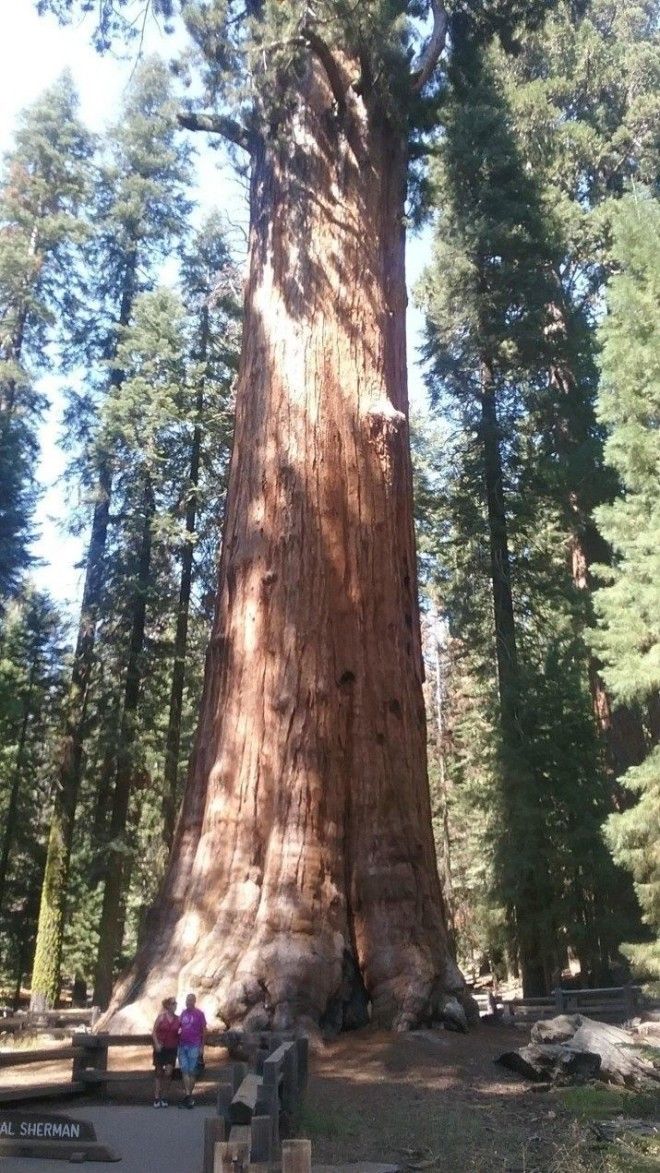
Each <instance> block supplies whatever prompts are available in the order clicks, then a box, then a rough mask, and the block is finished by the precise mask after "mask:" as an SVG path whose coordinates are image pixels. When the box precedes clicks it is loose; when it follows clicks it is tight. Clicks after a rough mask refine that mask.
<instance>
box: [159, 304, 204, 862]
mask: <svg viewBox="0 0 660 1173" xmlns="http://www.w3.org/2000/svg"><path fill="white" fill-rule="evenodd" d="M208 339H209V311H208V306H206V305H205V306H204V308H203V310H202V326H201V337H200V348H199V361H200V363H205V362H206V357H207V350H208ZM203 410H204V379H203V378H202V379H201V380H200V386H199V389H198V392H197V403H196V423H195V428H194V431H193V439H192V448H191V452H190V472H189V474H188V500H187V504H186V541H185V542H184V544H183V550H182V553H181V582H180V585H179V601H178V604H177V612H176V633H175V637H174V665H173V668H172V687H171V690H170V712H169V718H168V723H167V744H166V749H165V772H164V783H165V786H164V798H163V838H164V840H165V843H166V845H167V847H168V848H171V847H172V841H173V838H174V821H175V816H176V810H177V806H178V801H177V800H178V778H179V749H180V745H181V713H182V709H183V688H184V683H185V674H186V650H187V647H188V615H189V610H190V588H191V585H192V571H193V540H192V539H193V535H194V533H195V524H196V519H197V505H198V492H199V458H200V453H201V447H202V426H201V419H202V411H203Z"/></svg>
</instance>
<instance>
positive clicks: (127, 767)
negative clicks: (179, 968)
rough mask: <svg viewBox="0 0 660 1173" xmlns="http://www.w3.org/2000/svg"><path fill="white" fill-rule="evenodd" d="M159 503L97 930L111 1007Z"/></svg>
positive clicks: (98, 994)
mask: <svg viewBox="0 0 660 1173" xmlns="http://www.w3.org/2000/svg"><path fill="white" fill-rule="evenodd" d="M154 512H155V501H154V496H153V491H152V489H151V486H150V485H147V486H146V487H145V495H144V520H143V527H142V537H141V543H140V552H139V558H138V575H137V583H136V588H135V596H134V599H133V608H132V610H133V615H132V622H131V637H130V645H129V653H128V663H127V666H126V683H125V687H124V707H123V712H122V720H121V726H120V730H119V739H118V749H117V773H116V776H115V786H114V792H113V796H112V810H111V813H110V827H109V835H110V843H109V851H108V859H107V864H106V868H105V887H104V890H103V908H102V911H101V922H100V925H99V950H98V954H97V960H96V972H95V978H94V1004H95V1005H96V1006H107V1004H108V1001H109V999H110V993H111V991H112V977H113V966H114V964H115V959H116V957H117V954H118V953H119V950H120V948H121V934H122V928H123V916H122V902H123V897H124V879H125V870H126V852H127V850H128V845H127V843H126V835H125V833H126V825H127V820H128V805H129V801H130V797H131V787H132V781H133V773H134V769H133V746H134V743H135V735H136V719H137V707H138V701H139V699H140V687H141V683H142V672H141V658H142V650H143V647H144V632H145V621H146V612H147V594H148V591H149V582H150V579H149V575H150V571H151V527H152V522H153V516H154Z"/></svg>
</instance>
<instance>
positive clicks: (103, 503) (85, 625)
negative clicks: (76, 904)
mask: <svg viewBox="0 0 660 1173" xmlns="http://www.w3.org/2000/svg"><path fill="white" fill-rule="evenodd" d="M110 491H111V475H110V469H109V466H108V465H107V464H106V463H104V464H102V465H101V467H100V469H99V487H98V494H97V500H96V504H95V506H94V514H93V518H92V532H91V536H90V542H89V550H88V553H87V565H86V571H85V586H84V590H83V601H82V608H81V612H80V623H79V625H78V637H77V640H76V650H75V653H74V658H73V669H72V673H71V684H70V686H69V691H68V695H67V698H66V702H65V714H66V717H65V727H64V733H63V737H62V744H61V748H60V767H59V777H58V785H57V790H56V793H55V801H54V805H53V813H52V816H51V824H50V835H49V838H48V854H47V857H46V868H45V872H44V880H43V887H42V890H41V903H40V906H39V923H38V927H37V941H36V946H35V954H34V962H33V966H32V984H31V993H30V1007H31V1009H33V1010H43V1009H45V1008H46V1007H48V1006H54V1005H55V1003H56V1002H57V999H58V997H59V992H60V969H61V965H62V946H63V942H64V922H65V916H66V893H67V886H68V880H69V865H70V860H71V846H72V843H73V831H74V824H75V817H76V805H77V802H78V792H79V789H80V779H81V776H82V767H83V742H84V735H85V718H86V713H87V698H88V694H89V686H90V681H91V676H92V669H93V666H94V643H95V639H96V623H97V615H98V608H99V603H100V599H101V591H102V587H103V563H104V554H105V542H106V535H107V529H108V519H109V512H110Z"/></svg>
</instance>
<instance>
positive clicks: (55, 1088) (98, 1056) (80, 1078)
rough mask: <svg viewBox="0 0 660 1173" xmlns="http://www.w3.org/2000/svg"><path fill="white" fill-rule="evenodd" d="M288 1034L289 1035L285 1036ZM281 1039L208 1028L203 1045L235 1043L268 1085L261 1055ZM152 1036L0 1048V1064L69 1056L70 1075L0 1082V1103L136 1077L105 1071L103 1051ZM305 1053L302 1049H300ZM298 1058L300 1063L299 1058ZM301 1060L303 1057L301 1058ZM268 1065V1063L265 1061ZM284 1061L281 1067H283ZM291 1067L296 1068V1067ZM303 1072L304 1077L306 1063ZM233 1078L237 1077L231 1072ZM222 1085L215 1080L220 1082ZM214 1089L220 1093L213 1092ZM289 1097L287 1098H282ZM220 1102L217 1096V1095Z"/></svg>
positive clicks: (79, 1036) (87, 1036)
mask: <svg viewBox="0 0 660 1173" xmlns="http://www.w3.org/2000/svg"><path fill="white" fill-rule="evenodd" d="M288 1039H289V1040H290V1039H291V1035H289V1036H288ZM285 1041H287V1039H286V1036H285V1035H284V1034H281V1033H278V1034H273V1035H271V1034H269V1033H268V1032H264V1033H263V1034H245V1035H240V1034H238V1033H237V1032H235V1031H210V1032H209V1033H208V1034H207V1038H206V1043H207V1046H209V1047H230V1048H236V1047H239V1048H240V1049H241V1050H242V1052H243V1053H244V1054H246V1055H247V1056H248V1057H249V1059H250V1065H251V1066H252V1067H253V1068H254V1070H255V1072H257V1071H259V1070H260V1069H261V1067H264V1068H265V1074H264V1075H263V1078H264V1079H265V1081H266V1083H267V1085H268V1086H270V1085H269V1084H268V1081H269V1080H271V1079H272V1077H271V1076H270V1075H269V1074H268V1072H269V1071H270V1070H271V1068H269V1067H267V1066H266V1061H267V1060H270V1059H272V1054H271V1053H272V1052H274V1053H275V1054H277V1048H279V1047H281V1046H282V1044H283V1043H284V1042H285ZM151 1045H152V1036H151V1035H150V1034H149V1035H148V1034H144V1035H129V1034H107V1033H103V1032H101V1033H99V1034H91V1033H82V1032H80V1033H78V1032H76V1033H75V1034H73V1035H71V1036H70V1044H69V1045H68V1046H63V1047H44V1048H40V1049H38V1050H29V1051H28V1050H13V1051H4V1052H0V1070H2V1069H6V1068H9V1067H23V1066H27V1065H29V1064H37V1063H55V1062H58V1061H62V1060H68V1059H71V1060H72V1068H71V1079H70V1080H69V1082H60V1083H52V1084H45V1083H41V1084H33V1085H27V1086H23V1087H16V1088H2V1089H0V1104H3V1103H4V1104H7V1103H14V1102H17V1101H20V1100H26V1099H37V1098H43V1097H44V1096H56V1095H57V1096H59V1095H78V1094H79V1093H80V1092H82V1091H85V1090H87V1089H91V1088H96V1089H97V1090H99V1091H104V1090H105V1089H106V1088H107V1086H108V1084H110V1083H116V1082H122V1081H123V1082H126V1080H127V1079H133V1078H136V1073H135V1072H127V1071H125V1070H119V1071H116V1070H114V1071H109V1070H108V1055H109V1052H110V1050H111V1048H114V1047H151ZM305 1055H306V1052H305ZM302 1061H303V1060H302V1058H301V1063H302ZM292 1062H293V1060H292V1059H291V1058H289V1059H288V1060H287V1063H288V1064H289V1067H290V1065H291V1064H292ZM305 1063H306V1059H305ZM271 1067H272V1063H271ZM289 1067H287V1069H286V1070H287V1072H288V1071H289ZM296 1070H297V1068H296ZM234 1072H239V1073H240V1072H243V1074H247V1072H248V1064H247V1063H237V1064H234ZM152 1074H153V1073H152V1072H151V1071H144V1072H140V1073H139V1075H140V1076H142V1077H144V1078H151V1077H152ZM304 1077H305V1079H306V1068H305V1073H304ZM234 1078H237V1076H236V1075H235V1076H234ZM290 1080H291V1077H290V1075H288V1076H287V1079H286V1080H285V1081H284V1087H285V1093H284V1094H285V1104H284V1110H285V1111H288V1112H289V1113H292V1112H293V1109H294V1101H293V1100H291V1099H290V1097H289V1093H288V1091H287V1090H286V1089H288V1087H289V1086H290ZM227 1086H229V1087H230V1090H231V1094H230V1095H229V1101H231V1100H232V1099H233V1097H234V1094H235V1092H236V1091H237V1088H236V1087H234V1086H233V1085H227ZM223 1087H225V1085H222V1084H221V1085H220V1088H223ZM219 1095H220V1093H219ZM287 1097H289V1098H287ZM218 1102H220V1101H218Z"/></svg>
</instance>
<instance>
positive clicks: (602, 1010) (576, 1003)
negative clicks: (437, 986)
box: [473, 986, 644, 1023]
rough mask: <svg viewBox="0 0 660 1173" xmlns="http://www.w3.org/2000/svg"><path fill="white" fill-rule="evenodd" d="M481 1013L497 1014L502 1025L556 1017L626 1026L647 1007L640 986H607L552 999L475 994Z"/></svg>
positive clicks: (563, 992)
mask: <svg viewBox="0 0 660 1173" xmlns="http://www.w3.org/2000/svg"><path fill="white" fill-rule="evenodd" d="M473 997H474V998H475V999H476V1002H477V1005H478V1006H479V1011H480V1013H482V1014H488V1013H491V1014H495V1015H496V1016H498V1017H501V1018H502V1019H503V1021H506V1020H507V1018H508V1019H513V1020H515V1021H517V1022H521V1023H523V1022H524V1023H528V1022H537V1021H538V1020H539V1019H542V1018H552V1017H553V1016H554V1015H555V1014H584V1015H585V1016H586V1017H587V1018H595V1019H597V1020H598V1021H603V1022H610V1021H614V1022H624V1021H627V1020H628V1019H630V1018H634V1017H635V1015H636V1014H639V1013H640V1011H641V1010H642V1009H643V1007H644V998H643V994H642V990H641V988H640V987H639V986H607V987H603V988H601V989H596V990H587V989H581V990H566V989H562V988H559V989H556V990H553V992H552V996H550V997H538V998H506V999H503V998H499V997H497V996H495V995H492V994H490V995H489V994H488V993H485V994H483V993H475V994H473Z"/></svg>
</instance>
